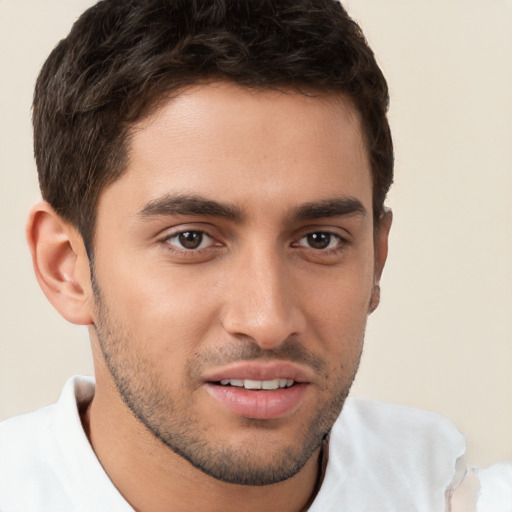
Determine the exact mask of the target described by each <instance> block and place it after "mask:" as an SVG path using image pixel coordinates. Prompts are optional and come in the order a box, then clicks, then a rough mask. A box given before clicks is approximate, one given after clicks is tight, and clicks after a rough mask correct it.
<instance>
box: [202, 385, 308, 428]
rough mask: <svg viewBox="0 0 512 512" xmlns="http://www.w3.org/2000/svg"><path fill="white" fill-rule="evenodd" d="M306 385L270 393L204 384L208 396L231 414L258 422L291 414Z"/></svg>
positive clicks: (296, 406) (300, 399)
mask: <svg viewBox="0 0 512 512" xmlns="http://www.w3.org/2000/svg"><path fill="white" fill-rule="evenodd" d="M307 387H308V384H304V383H299V384H294V385H293V386H291V387H289V388H283V389H275V390H272V391H260V390H248V389H245V388H242V387H236V386H221V385H217V384H206V389H207V391H208V393H210V395H211V396H212V397H213V398H215V399H216V400H217V401H218V402H220V403H221V404H222V405H223V406H225V407H226V408H227V409H229V410H230V411H231V412H233V413H235V414H237V415H239V416H243V417H244V418H252V419H258V420H272V419H277V418H282V417H285V416H288V415H290V414H292V413H293V412H294V411H295V410H296V409H297V408H298V407H299V406H300V404H301V402H302V401H303V399H304V395H305V393H306V389H307Z"/></svg>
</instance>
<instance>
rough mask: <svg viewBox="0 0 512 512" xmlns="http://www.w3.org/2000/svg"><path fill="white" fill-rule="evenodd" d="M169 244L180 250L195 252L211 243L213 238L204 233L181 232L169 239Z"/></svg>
mask: <svg viewBox="0 0 512 512" xmlns="http://www.w3.org/2000/svg"><path fill="white" fill-rule="evenodd" d="M167 243H168V244H169V245H171V246H172V247H176V248H178V249H181V250H183V249H185V250H188V251H193V250H196V249H202V248H203V247H206V246H207V245H208V244H210V243H211V238H210V237H209V236H208V235H207V234H206V233H204V232H203V231H181V232H180V233H176V234H175V235H172V236H171V237H169V238H168V239H167Z"/></svg>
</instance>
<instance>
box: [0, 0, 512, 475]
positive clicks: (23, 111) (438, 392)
mask: <svg viewBox="0 0 512 512" xmlns="http://www.w3.org/2000/svg"><path fill="white" fill-rule="evenodd" d="M91 4H92V2H91V1H90V0H0V73H1V78H0V233H1V235H0V249H1V250H0V262H1V265H0V326H1V338H0V419H1V418H5V417H7V416H11V415H13V414H17V413H20V412H23V411H28V410H31V409H33V408H36V407H40V406H42V405H45V404H48V403H51V402H53V401H55V400H56V398H57V397H58V394H59V390H60V388H61V386H62V385H63V382H64V381H65V380H66V378H67V377H68V376H70V375H72V374H75V373H90V372H91V371H92V365H91V360H90V355H89V349H88V342H87V334H86V331H85V329H84V328H78V327H75V326H72V325H68V324H67V323H66V322H65V321H64V320H62V319H61V318H60V317H59V316H58V314H57V313H56V312H55V311H54V310H53V309H52V308H51V306H50V305H49V304H48V303H47V302H46V300H45V298H44V296H43V294H42V293H41V292H40V290H39V288H38V285H37V283H36V281H35V278H34V277H33V275H32V271H31V268H30V261H29V255H28V251H27V249H26V247H25V241H24V233H23V231H24V223H25V218H26V214H27V211H28V209H29V207H30V205H31V204H32V203H33V202H34V201H36V200H37V198H38V189H37V181H36V171H35V166H34V163H33V160H32V148H31V128H30V103H31V95H32V88H33V83H34V80H35V77H36V74H37V72H38V70H39V68H40V66H41V65H42V63H43V61H44V59H45V57H46V56H47V54H48V53H49V51H50V50H51V48H52V47H53V46H54V44H55V43H56V42H57V40H58V39H59V38H61V37H63V36H64V35H65V34H66V33H67V31H68V30H69V28H70V25H71V23H72V21H73V20H74V19H75V18H76V17H77V16H78V14H79V13H80V12H81V11H82V10H83V9H84V8H85V7H87V6H88V5H91ZM345 5H346V7H347V8H348V9H349V11H350V12H351V13H352V15H353V16H354V17H355V18H356V19H357V20H358V21H359V22H360V23H361V25H362V26H363V29H364V30H365V33H366V35H367V37H368V39H369V41H370V43H371V45H372V46H373V48H374V50H375V52H376V54H377V57H378V60H379V61H380V63H381V65H382V67H383V69H384V72H385V74H386V76H387V77H388V80H389V83H390V87H391V93H392V109H391V115H390V118H391V123H392V128H393V131H394V136H395V144H396V154H397V159H396V185H395V187H394V188H393V191H392V194H391V195H390V197H389V201H388V202H389V204H390V205H391V206H392V207H393V209H394V212H395V224H394V227H393V231H392V236H391V255H390V259H389V263H388V267H387V269H386V273H385V277H384V280H383V303H382V305H381V308H380V309H379V310H378V311H377V312H376V313H375V314H374V315H373V317H372V318H371V319H370V323H369V327H368V334H367V345H366V350H365V354H364V358H363V363H362V367H361V371H360V374H359V377H358V379H357V382H356V385H355V388H354V394H356V395H359V396H366V397H372V398H377V399H383V400H388V401H392V402H398V403H404V404H409V405H414V406H417V407H421V408H425V409H430V410H433V411H437V412H440V413H442V414H444V415H446V416H448V417H450V418H451V419H452V420H453V421H454V422H455V423H456V424H457V426H458V427H459V428H460V429H461V430H462V431H463V432H464V433H466V435H467V436H468V439H469V443H470V456H471V459H472V461H473V462H474V463H476V464H481V465H486V464H489V463H491V462H494V461H496V460H498V459H500V458H504V457H508V458H512V371H511V367H512V65H511V62H512V1H511V0H486V1H485V2H481V1H478V0H433V1H430V2H424V1H420V0H407V1H405V0H385V1H383V0H347V1H346V2H345Z"/></svg>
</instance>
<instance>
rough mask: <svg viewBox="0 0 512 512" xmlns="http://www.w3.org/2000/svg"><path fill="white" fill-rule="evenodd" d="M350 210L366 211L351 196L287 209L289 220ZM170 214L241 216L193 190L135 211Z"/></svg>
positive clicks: (238, 211)
mask: <svg viewBox="0 0 512 512" xmlns="http://www.w3.org/2000/svg"><path fill="white" fill-rule="evenodd" d="M354 214H359V215H361V216H363V217H365V216H366V215H367V211H366V208H365V207H364V206H363V204H362V203H361V201H359V199H356V198H354V197H337V198H332V199H322V200H319V201H312V202H310V203H305V204H302V205H300V206H298V207H296V208H294V209H292V210H291V212H290V213H289V218H290V220H291V221H305V220H314V219H322V218H329V217H339V216H343V215H354ZM172 215H197V216H210V217H223V218H225V219H228V220H232V221H235V222H240V221H242V220H243V219H244V218H245V215H244V213H243V211H242V210H241V208H239V207H238V206H236V205H234V204H231V203H223V202H220V201H215V200H212V199H206V198H204V197H201V196H198V195H195V194H187V195H181V194H178V195H170V194H166V195H165V196H162V197H160V198H158V199H155V200H153V201H150V202H148V203H147V204H146V205H145V206H144V208H143V209H142V210H141V211H140V212H139V213H138V216H139V217H141V218H143V219H148V218H151V217H161V216H172Z"/></svg>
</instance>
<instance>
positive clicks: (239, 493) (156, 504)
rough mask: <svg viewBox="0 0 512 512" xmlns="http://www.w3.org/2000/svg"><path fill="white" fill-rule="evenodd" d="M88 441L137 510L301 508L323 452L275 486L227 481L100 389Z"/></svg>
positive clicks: (87, 421) (86, 418)
mask: <svg viewBox="0 0 512 512" xmlns="http://www.w3.org/2000/svg"><path fill="white" fill-rule="evenodd" d="M82 419H83V423H84V428H85V431H86V432H87V435H88V437H89V441H90V443H91V445H92V447H93V449H94V451H95V453H96V455H97V457H98V459H99V461H100V462H101V464H102V466H103V467H104V469H105V471H106V473H107V474H108V475H109V477H110V479H111V480H112V482H113V484H114V485H115V487H116V488H117V489H118V490H119V492H120V493H121V494H122V495H123V497H124V498H125V499H126V500H127V501H128V503H130V505H131V506H132V507H133V508H134V509H135V510H136V511H137V512H185V511H190V510H201V511H204V512H221V511H225V510H232V509H233V508H234V505H236V509H237V510H238V511H240V512H263V511H265V512H266V511H268V510H278V511H279V512H300V511H302V510H304V509H305V507H306V506H307V505H308V504H309V502H310V501H311V498H312V496H313V494H314V492H315V488H316V485H315V484H316V483H317V480H318V475H319V453H320V450H317V452H315V453H314V455H313V456H312V457H311V458H310V459H309V461H308V462H307V463H306V465H305V466H304V467H303V468H302V469H301V471H299V472H298V473H297V474H295V475H294V476H293V477H291V478H289V479H288V480H285V481H283V482H279V483H276V484H271V485H264V486H250V485H235V484H229V483H226V482H222V481H220V480H217V479H215V478H212V477H210V476H209V475H207V474H205V473H203V472H202V471H200V470H198V469H196V468H195V467H193V466H192V465H191V464H190V463H189V462H188V461H186V460H185V459H183V458H182V457H181V456H179V455H177V454H175V453H174V452H173V451H172V450H170V449H169V448H168V447H167V446H165V445H164V444H163V443H162V442H161V441H160V440H159V439H156V438H155V437H154V436H153V435H152V434H151V433H150V432H149V431H148V430H147V429H146V428H145V427H144V426H143V425H142V424H141V423H140V422H139V421H138V420H137V419H136V418H135V417H134V415H133V414H132V413H131V411H129V410H128V408H127V407H126V406H125V405H124V403H119V402H117V403H116V404H115V405H114V406H113V404H112V402H111V401H107V400H105V399H104V398H103V396H102V393H101V392H99V389H98V388H97V393H96V394H95V397H94V399H93V401H92V402H91V404H90V405H89V407H88V408H87V410H86V411H85V412H84V414H83V418H82Z"/></svg>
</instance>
